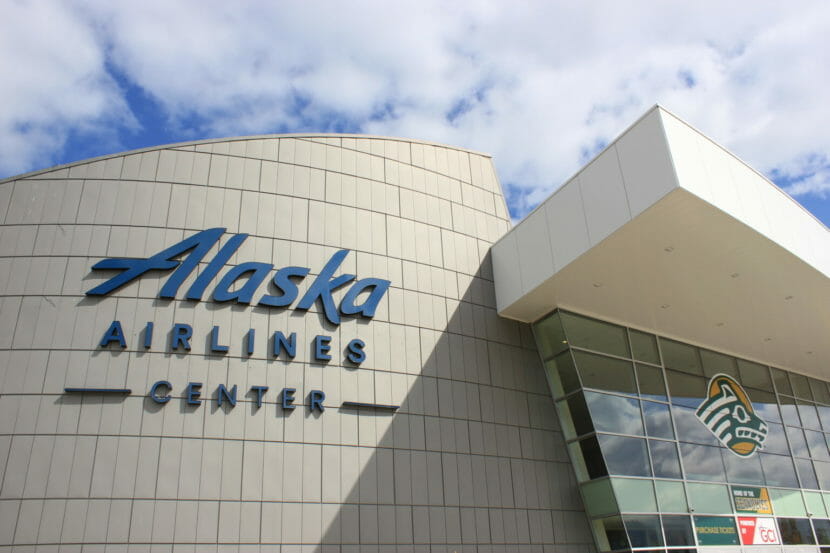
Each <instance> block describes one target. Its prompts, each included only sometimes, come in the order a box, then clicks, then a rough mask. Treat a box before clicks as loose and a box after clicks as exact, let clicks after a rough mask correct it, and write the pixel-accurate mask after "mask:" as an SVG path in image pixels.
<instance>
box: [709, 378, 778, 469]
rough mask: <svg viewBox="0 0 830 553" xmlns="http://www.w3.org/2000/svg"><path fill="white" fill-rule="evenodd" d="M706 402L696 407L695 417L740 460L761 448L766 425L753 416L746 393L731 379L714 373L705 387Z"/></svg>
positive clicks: (764, 437)
mask: <svg viewBox="0 0 830 553" xmlns="http://www.w3.org/2000/svg"><path fill="white" fill-rule="evenodd" d="M706 389H707V395H708V397H707V399H706V400H705V401H704V402H703V403H701V404H700V407H698V408H697V412H696V413H695V414H696V415H697V418H698V419H700V422H702V423H703V424H704V425H706V428H708V429H709V431H710V432H711V433H712V434H714V435H715V437H716V438H717V439H718V440H720V442H721V443H722V444H723V445H725V446H726V447H728V448H729V449H730V450H731V451H732V453H734V454H735V455H738V456H740V457H751V456H752V455H753V454H754V453H755V451H756V450H757V449H759V448H761V449H762V448H763V447H764V441H765V440H766V439H767V432H768V428H767V424H766V423H765V422H764V421H763V420H761V417H759V416H758V415H756V414H755V410H754V409H753V408H752V403H750V401H749V397H748V396H747V395H746V391H745V390H744V389H743V388H742V387H741V385H740V384H738V383H737V382H736V381H735V379H734V378H732V377H731V376H728V375H725V374H716V375H715V376H713V377H712V379H711V380H710V381H709V385H708V386H707V388H706Z"/></svg>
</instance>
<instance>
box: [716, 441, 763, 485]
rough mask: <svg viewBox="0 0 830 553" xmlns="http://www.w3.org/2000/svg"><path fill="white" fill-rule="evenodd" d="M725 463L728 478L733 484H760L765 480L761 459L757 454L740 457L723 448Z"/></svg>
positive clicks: (722, 453) (722, 454)
mask: <svg viewBox="0 0 830 553" xmlns="http://www.w3.org/2000/svg"><path fill="white" fill-rule="evenodd" d="M720 451H721V456H722V457H723V463H724V465H726V480H727V481H728V482H730V483H732V484H753V485H758V484H760V483H762V482H763V481H764V472H763V471H762V470H761V459H759V458H758V456H757V455H753V456H752V457H739V456H737V455H735V454H734V453H732V451H731V450H729V449H721V450H720Z"/></svg>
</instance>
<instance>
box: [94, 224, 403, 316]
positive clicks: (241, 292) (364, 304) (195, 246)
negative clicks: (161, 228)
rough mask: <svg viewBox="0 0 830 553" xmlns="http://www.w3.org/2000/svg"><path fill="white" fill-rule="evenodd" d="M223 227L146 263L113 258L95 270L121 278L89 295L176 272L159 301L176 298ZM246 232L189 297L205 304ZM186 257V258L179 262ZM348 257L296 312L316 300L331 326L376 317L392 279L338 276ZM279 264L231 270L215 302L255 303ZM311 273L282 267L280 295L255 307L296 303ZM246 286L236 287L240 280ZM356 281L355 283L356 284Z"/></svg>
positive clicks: (336, 259) (325, 271)
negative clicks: (339, 295)
mask: <svg viewBox="0 0 830 553" xmlns="http://www.w3.org/2000/svg"><path fill="white" fill-rule="evenodd" d="M225 230H226V229H224V228H211V229H207V230H203V231H201V232H199V233H196V234H194V235H193V236H190V237H188V238H185V239H184V240H182V241H181V242H179V243H178V244H174V245H172V246H170V247H169V248H166V249H164V250H162V251H160V252H158V253H157V254H155V255H151V256H150V257H148V258H146V259H126V258H109V259H104V260H102V261H99V262H98V263H96V264H95V265H93V266H92V269H93V270H96V271H102V270H119V271H121V272H120V273H119V274H117V275H115V276H114V277H112V278H110V279H109V280H107V281H106V282H103V283H102V284H99V285H98V286H95V287H94V288H92V289H90V290H88V291H87V292H86V294H87V295H88V296H106V295H107V294H109V293H110V292H112V291H114V290H116V289H118V288H120V287H122V286H124V285H126V284H128V283H130V282H132V281H133V280H135V279H138V278H140V277H141V276H143V275H144V274H145V273H147V272H148V271H171V270H172V271H173V272H172V273H171V274H170V276H169V277H168V278H167V280H166V281H165V283H164V286H162V288H161V290H160V291H159V294H158V297H159V298H163V299H174V298H175V297H176V294H177V293H178V292H179V288H180V287H181V285H182V283H183V282H184V281H185V280H186V279H187V277H188V276H190V274H191V273H192V272H193V271H194V270H195V269H196V267H197V266H198V264H199V263H200V262H201V261H202V259H203V258H204V257H205V256H206V255H207V253H208V252H209V251H210V249H211V248H212V247H213V246H214V245H215V244H216V243H217V242H218V241H219V238H220V237H221V236H222V235H223V234H224V233H225ZM247 237H248V235H247V234H235V235H233V236H232V237H231V238H230V239H228V240H227V241H226V242H225V244H224V245H223V246H222V247H221V248H219V251H218V252H217V253H216V255H215V256H214V257H213V259H211V260H210V261H209V262H208V264H207V266H205V267H204V269H203V270H202V271H201V272H200V273H199V274H198V275H197V277H196V280H195V281H194V282H193V284H192V285H191V286H190V288H189V289H188V290H187V293H186V294H185V298H186V299H188V300H193V301H200V300H201V299H202V296H204V294H205V290H206V289H207V287H208V285H209V284H210V283H211V282H212V281H213V280H214V279H215V278H216V277H217V276H218V274H219V272H220V271H221V270H222V269H223V268H224V266H225V263H227V262H228V260H229V259H230V258H231V256H233V254H234V253H235V252H236V250H238V249H239V247H240V246H241V245H242V243H243V242H244V241H245V239H246V238H247ZM185 254H187V256H186V257H184V259H181V260H179V259H177V258H179V257H181V256H184V255H185ZM348 254H349V250H339V251H337V252H335V253H334V255H332V256H331V258H330V259H329V260H328V262H327V263H326V264H325V266H324V267H323V268H322V269H321V270H320V272H319V273H318V275H317V278H315V279H314V282H312V284H311V286H310V287H309V288H308V290H307V291H306V293H305V294H304V295H303V297H302V298H300V301H299V302H298V303H297V304H296V306H294V309H299V310H304V311H307V310H308V309H310V308H311V307H312V306H313V305H314V303H315V302H318V301H319V303H320V304H321V306H322V311H323V313H324V314H325V316H326V318H327V319H328V320H329V322H331V323H332V324H335V325H336V324H340V315H341V314H342V315H359V316H362V317H367V318H372V317H374V315H375V311H376V310H377V306H378V303H380V300H381V299H382V298H383V296H384V294H385V293H386V290H387V289H388V288H389V285H390V281H388V280H383V279H379V278H363V279H359V280H356V279H357V275H351V274H341V275H338V276H335V273H336V272H337V269H338V268H339V267H340V265H341V264H342V263H343V260H344V259H345V258H346V256H347V255H348ZM273 269H274V265H272V264H271V263H259V262H255V261H249V262H245V263H240V264H239V265H236V266H233V267H231V268H230V269H228V270H227V271H226V272H225V274H224V275H223V276H222V278H221V279H220V280H219V283H218V284H216V286H215V287H214V289H213V293H212V294H211V298H212V299H213V301H216V302H230V301H235V302H236V303H241V304H251V303H252V302H253V300H254V296H255V295H256V293H257V290H258V289H259V287H260V285H261V284H262V282H263V281H264V280H265V279H266V278H267V277H268V275H269V274H270V273H271V271H272V270H273ZM310 272H311V269H309V268H307V267H283V268H281V269H277V271H276V272H275V273H274V275H273V277H272V278H271V283H272V284H273V287H274V288H275V290H276V292H277V293H276V294H268V293H266V294H263V295H261V296H260V297H259V300H258V301H257V302H256V305H261V306H267V307H289V306H291V304H293V303H294V301H295V300H296V299H297V296H298V295H299V289H298V288H297V283H298V282H299V281H300V280H302V279H303V278H305V277H306V276H307V275H308V274H309V273H310ZM237 281H240V282H241V286H238V287H237V284H238V282H237ZM353 281H354V282H353ZM349 283H352V286H351V288H349V290H348V291H347V292H346V294H345V295H344V296H343V299H342V300H341V301H340V305H339V306H337V305H335V302H334V298H333V297H332V292H334V291H335V290H337V289H338V288H341V287H343V286H345V285H347V284H349Z"/></svg>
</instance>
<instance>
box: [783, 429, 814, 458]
mask: <svg viewBox="0 0 830 553" xmlns="http://www.w3.org/2000/svg"><path fill="white" fill-rule="evenodd" d="M787 438H789V440H790V449H791V450H792V454H793V455H794V456H796V457H809V456H810V451H809V450H808V449H807V440H805V439H804V431H803V430H801V429H800V428H796V427H794V426H788V427H787Z"/></svg>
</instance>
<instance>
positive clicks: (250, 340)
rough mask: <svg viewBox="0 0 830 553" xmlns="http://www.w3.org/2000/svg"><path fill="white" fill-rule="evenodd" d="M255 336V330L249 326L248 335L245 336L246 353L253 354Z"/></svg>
mask: <svg viewBox="0 0 830 553" xmlns="http://www.w3.org/2000/svg"><path fill="white" fill-rule="evenodd" d="M255 337H256V330H255V329H253V328H251V329H249V330H248V336H247V338H245V346H246V350H245V351H246V352H247V353H248V355H253V354H254V338H255Z"/></svg>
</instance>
